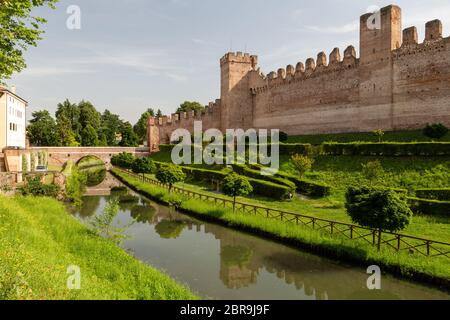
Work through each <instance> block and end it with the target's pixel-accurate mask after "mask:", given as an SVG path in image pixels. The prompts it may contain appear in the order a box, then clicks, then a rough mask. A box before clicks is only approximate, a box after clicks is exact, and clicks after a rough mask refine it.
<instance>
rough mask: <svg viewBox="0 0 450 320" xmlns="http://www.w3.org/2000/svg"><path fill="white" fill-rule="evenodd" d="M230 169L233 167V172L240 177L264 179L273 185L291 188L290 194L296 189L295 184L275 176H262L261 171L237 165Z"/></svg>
mask: <svg viewBox="0 0 450 320" xmlns="http://www.w3.org/2000/svg"><path fill="white" fill-rule="evenodd" d="M232 167H233V170H234V172H236V173H237V174H240V175H242V176H246V177H249V178H253V179H258V180H261V179H264V180H267V181H270V182H272V183H275V184H281V185H284V186H286V187H289V188H291V191H292V192H295V189H296V188H297V187H296V185H295V183H294V182H292V181H290V180H288V179H285V178H280V177H278V176H276V175H275V176H263V175H262V174H261V170H254V169H250V168H249V167H247V166H245V165H238V164H235V165H233V166H232Z"/></svg>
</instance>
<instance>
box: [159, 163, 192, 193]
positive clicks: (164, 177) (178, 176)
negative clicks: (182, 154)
mask: <svg viewBox="0 0 450 320" xmlns="http://www.w3.org/2000/svg"><path fill="white" fill-rule="evenodd" d="M156 179H158V181H159V182H161V183H163V184H167V185H169V193H170V192H171V191H172V187H173V185H174V184H175V183H177V182H182V181H184V180H185V179H186V175H185V174H184V172H183V169H182V168H181V167H180V166H177V165H174V164H164V165H161V166H160V167H159V168H158V170H157V172H156Z"/></svg>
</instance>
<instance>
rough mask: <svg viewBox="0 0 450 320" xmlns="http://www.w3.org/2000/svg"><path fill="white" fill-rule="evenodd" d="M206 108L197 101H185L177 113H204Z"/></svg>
mask: <svg viewBox="0 0 450 320" xmlns="http://www.w3.org/2000/svg"><path fill="white" fill-rule="evenodd" d="M204 110H205V107H204V106H202V105H201V104H200V103H199V102H197V101H185V102H183V103H182V104H181V105H180V107H179V108H178V109H177V113H180V112H189V111H204Z"/></svg>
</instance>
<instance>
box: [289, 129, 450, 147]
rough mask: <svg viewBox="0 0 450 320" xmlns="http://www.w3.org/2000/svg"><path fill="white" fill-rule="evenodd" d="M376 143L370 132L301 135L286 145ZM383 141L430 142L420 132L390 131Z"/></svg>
mask: <svg viewBox="0 0 450 320" xmlns="http://www.w3.org/2000/svg"><path fill="white" fill-rule="evenodd" d="M331 141H333V142H355V141H361V142H378V141H379V140H378V137H376V136H375V135H374V134H373V133H371V132H367V133H366V132H361V133H339V134H322V135H303V136H292V137H289V140H288V143H310V144H316V145H317V144H322V143H324V142H331ZM383 141H386V142H414V141H417V142H422V141H431V139H430V138H427V137H426V136H424V135H423V133H422V130H414V131H391V132H386V133H385V136H384V137H383ZM440 141H450V133H449V134H447V135H446V136H445V137H444V138H442V139H441V140H440Z"/></svg>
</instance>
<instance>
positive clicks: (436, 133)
mask: <svg viewBox="0 0 450 320" xmlns="http://www.w3.org/2000/svg"><path fill="white" fill-rule="evenodd" d="M448 132H449V129H448V128H447V127H446V126H444V125H443V124H442V123H436V124H432V125H430V124H429V125H427V126H426V127H425V129H423V134H424V135H425V136H426V137H428V138H430V139H437V140H440V139H442V138H443V137H445V136H446V135H447V133H448Z"/></svg>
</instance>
